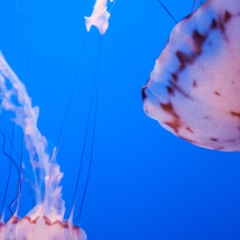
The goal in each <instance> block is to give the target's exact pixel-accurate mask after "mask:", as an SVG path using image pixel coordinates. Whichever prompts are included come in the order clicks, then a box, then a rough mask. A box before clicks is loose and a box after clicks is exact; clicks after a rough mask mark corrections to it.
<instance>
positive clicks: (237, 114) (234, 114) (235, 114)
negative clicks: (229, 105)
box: [230, 111, 240, 118]
mask: <svg viewBox="0 0 240 240" xmlns="http://www.w3.org/2000/svg"><path fill="white" fill-rule="evenodd" d="M230 114H231V115H232V116H233V117H239V118H240V112H238V113H237V112H234V111H230Z"/></svg>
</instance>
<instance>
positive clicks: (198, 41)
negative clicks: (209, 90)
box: [192, 30, 207, 53]
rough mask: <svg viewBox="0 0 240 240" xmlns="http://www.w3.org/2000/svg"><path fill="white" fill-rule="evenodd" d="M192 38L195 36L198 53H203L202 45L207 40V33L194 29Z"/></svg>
mask: <svg viewBox="0 0 240 240" xmlns="http://www.w3.org/2000/svg"><path fill="white" fill-rule="evenodd" d="M192 38H193V41H194V44H195V49H196V51H197V53H201V51H202V45H203V43H204V42H205V40H206V38H207V35H202V34H200V33H199V32H198V31H197V30H194V31H193V34H192Z"/></svg>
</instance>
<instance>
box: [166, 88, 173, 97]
mask: <svg viewBox="0 0 240 240" xmlns="http://www.w3.org/2000/svg"><path fill="white" fill-rule="evenodd" d="M167 91H168V93H169V94H170V95H174V94H173V93H174V90H173V88H172V87H170V86H167Z"/></svg>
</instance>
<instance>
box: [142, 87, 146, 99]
mask: <svg viewBox="0 0 240 240" xmlns="http://www.w3.org/2000/svg"><path fill="white" fill-rule="evenodd" d="M146 88H147V86H144V87H142V100H143V101H144V100H145V98H146V97H147V94H146V92H145V90H146Z"/></svg>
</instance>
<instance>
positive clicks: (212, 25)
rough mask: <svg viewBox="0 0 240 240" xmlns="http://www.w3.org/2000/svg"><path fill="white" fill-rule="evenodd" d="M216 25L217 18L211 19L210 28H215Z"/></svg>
mask: <svg viewBox="0 0 240 240" xmlns="http://www.w3.org/2000/svg"><path fill="white" fill-rule="evenodd" d="M217 27H218V24H217V20H216V19H213V20H212V24H211V28H212V29H215V28H217Z"/></svg>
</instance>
